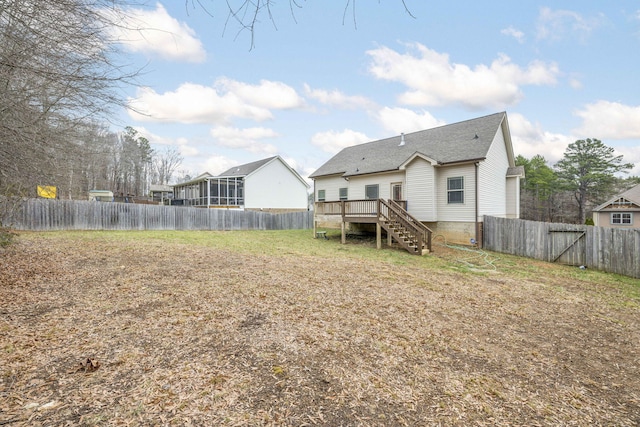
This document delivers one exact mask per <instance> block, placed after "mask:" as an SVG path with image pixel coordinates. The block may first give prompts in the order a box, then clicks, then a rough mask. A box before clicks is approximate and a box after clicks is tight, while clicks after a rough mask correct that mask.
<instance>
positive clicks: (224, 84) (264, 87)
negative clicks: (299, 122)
mask: <svg viewBox="0 0 640 427" xmlns="http://www.w3.org/2000/svg"><path fill="white" fill-rule="evenodd" d="M216 86H218V87H219V88H221V89H222V90H223V91H225V92H227V93H233V94H234V95H235V96H237V97H238V98H240V99H242V100H243V101H245V102H246V103H247V104H250V105H255V106H257V107H263V108H272V109H277V110H287V109H292V108H299V107H302V106H303V105H304V100H303V99H302V98H301V97H300V96H298V94H297V93H296V91H295V89H293V88H292V87H291V86H288V85H286V84H284V83H282V82H274V81H269V80H260V84H258V85H250V84H247V83H242V82H239V81H236V80H231V79H228V78H224V77H223V78H220V79H218V81H217V82H216Z"/></svg>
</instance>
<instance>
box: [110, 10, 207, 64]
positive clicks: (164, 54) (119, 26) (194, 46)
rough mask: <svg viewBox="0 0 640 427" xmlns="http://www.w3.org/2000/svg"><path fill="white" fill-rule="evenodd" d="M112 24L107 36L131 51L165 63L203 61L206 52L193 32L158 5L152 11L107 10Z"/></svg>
mask: <svg viewBox="0 0 640 427" xmlns="http://www.w3.org/2000/svg"><path fill="white" fill-rule="evenodd" d="M104 13H106V14H108V15H109V16H110V18H111V19H112V20H114V22H116V25H113V26H111V27H110V30H109V31H110V33H111V36H112V37H114V38H115V39H116V40H117V41H118V42H120V43H122V44H123V45H124V46H125V48H126V49H127V50H129V51H131V52H140V53H144V54H148V55H153V56H158V57H160V58H162V59H165V60H169V61H185V62H203V61H204V60H205V59H206V56H207V55H206V52H205V50H204V47H203V45H202V42H201V41H200V40H199V39H198V38H197V37H196V34H195V32H194V31H193V30H192V29H191V28H190V27H189V26H188V25H187V24H186V23H184V22H180V21H178V20H177V19H175V18H173V17H172V16H171V15H169V14H168V13H167V10H166V9H165V8H164V6H162V5H161V4H160V3H157V4H156V8H155V9H154V10H145V9H135V8H128V9H124V10H111V9H107V10H105V11H104Z"/></svg>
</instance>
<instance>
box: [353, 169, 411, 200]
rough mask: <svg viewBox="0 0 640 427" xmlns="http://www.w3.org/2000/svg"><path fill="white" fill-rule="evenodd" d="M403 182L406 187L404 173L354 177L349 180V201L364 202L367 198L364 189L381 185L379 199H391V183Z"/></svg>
mask: <svg viewBox="0 0 640 427" xmlns="http://www.w3.org/2000/svg"><path fill="white" fill-rule="evenodd" d="M392 182H402V186H403V190H404V187H405V181H404V172H392V173H385V174H375V175H364V176H353V177H351V178H350V179H349V200H362V199H364V198H365V193H364V189H365V186H367V185H375V184H378V185H379V189H378V197H379V198H381V199H390V198H391V183H392Z"/></svg>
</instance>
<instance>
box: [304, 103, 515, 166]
mask: <svg viewBox="0 0 640 427" xmlns="http://www.w3.org/2000/svg"><path fill="white" fill-rule="evenodd" d="M505 119H506V113H505V112H501V113H496V114H491V115H489V116H485V117H479V118H476V119H471V120H466V121H463V122H459V123H453V124H450V125H445V126H440V127H437V128H433V129H427V130H422V131H418V132H413V133H407V134H405V135H404V141H405V142H404V145H400V141H401V136H400V135H398V136H394V137H391V138H386V139H381V140H378V141H372V142H367V143H365V144H360V145H355V146H352V147H347V148H345V149H343V150H342V151H340V152H339V153H338V154H336V155H335V156H333V157H332V158H331V159H329V160H328V161H327V162H326V163H325V164H324V165H322V166H320V168H319V169H318V170H316V171H315V172H314V173H312V174H311V175H310V176H309V177H310V178H317V177H320V176H326V175H334V174H342V175H343V176H353V175H362V174H367V173H375V172H385V171H392V170H397V169H398V168H399V167H400V166H401V165H402V164H403V163H404V162H406V161H407V160H408V159H409V158H410V157H411V156H413V155H414V154H416V153H419V154H422V155H424V156H426V157H428V158H430V159H433V160H435V161H437V162H438V163H440V164H447V163H456V162H463V161H469V160H482V159H484V158H486V156H487V152H488V150H489V147H490V146H491V142H492V141H493V138H494V137H495V136H496V133H497V132H498V131H499V130H500V125H501V124H502V122H503V120H505Z"/></svg>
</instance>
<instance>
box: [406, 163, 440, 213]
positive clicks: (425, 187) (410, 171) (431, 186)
mask: <svg viewBox="0 0 640 427" xmlns="http://www.w3.org/2000/svg"><path fill="white" fill-rule="evenodd" d="M406 174H407V185H406V188H405V194H406V197H405V198H406V200H407V208H408V210H409V213H410V214H411V215H413V216H414V217H415V218H416V219H418V220H419V221H425V222H435V221H437V220H438V210H437V205H436V178H435V170H434V168H433V166H432V165H431V163H430V162H427V161H426V160H424V159H421V158H416V159H415V160H414V161H412V162H411V163H410V164H409V165H408V166H407V167H406Z"/></svg>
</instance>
